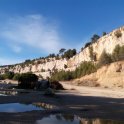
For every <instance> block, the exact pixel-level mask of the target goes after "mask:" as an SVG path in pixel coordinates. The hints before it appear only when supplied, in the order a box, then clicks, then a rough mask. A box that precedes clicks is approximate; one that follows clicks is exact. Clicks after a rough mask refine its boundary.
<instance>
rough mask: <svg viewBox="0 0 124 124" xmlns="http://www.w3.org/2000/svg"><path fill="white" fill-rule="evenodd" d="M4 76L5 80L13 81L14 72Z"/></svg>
mask: <svg viewBox="0 0 124 124" xmlns="http://www.w3.org/2000/svg"><path fill="white" fill-rule="evenodd" d="M2 76H3V78H4V79H12V78H13V77H14V72H6V73H5V74H3V75H2Z"/></svg>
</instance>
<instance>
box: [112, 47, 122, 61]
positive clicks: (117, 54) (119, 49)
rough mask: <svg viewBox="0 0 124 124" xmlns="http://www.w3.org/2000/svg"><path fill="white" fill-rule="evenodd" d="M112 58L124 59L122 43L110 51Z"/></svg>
mask: <svg viewBox="0 0 124 124" xmlns="http://www.w3.org/2000/svg"><path fill="white" fill-rule="evenodd" d="M112 60H113V61H114V62H115V61H119V60H124V45H123V46H120V45H117V46H116V47H115V49H114V51H113V53H112Z"/></svg>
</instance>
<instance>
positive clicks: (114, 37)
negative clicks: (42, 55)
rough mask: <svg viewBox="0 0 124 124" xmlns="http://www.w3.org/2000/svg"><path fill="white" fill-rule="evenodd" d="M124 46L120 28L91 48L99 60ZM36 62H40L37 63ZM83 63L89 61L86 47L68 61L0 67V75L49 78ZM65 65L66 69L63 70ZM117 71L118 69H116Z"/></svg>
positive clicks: (43, 61)
mask: <svg viewBox="0 0 124 124" xmlns="http://www.w3.org/2000/svg"><path fill="white" fill-rule="evenodd" d="M118 44H119V45H120V46H122V45H124V27H121V28H119V29H117V30H114V31H113V32H111V33H109V34H107V35H105V36H103V37H101V38H100V39H99V40H98V41H97V42H95V43H93V44H91V47H92V48H93V53H94V54H95V56H96V60H98V59H99V57H100V55H101V53H102V52H103V51H104V50H105V51H106V52H107V53H110V54H111V53H112V51H113V49H114V48H115V46H116V45H118ZM37 61H40V63H38V62H37ZM83 61H91V58H90V52H89V47H86V48H85V49H83V51H81V52H80V53H78V54H76V55H75V56H73V57H72V58H70V59H69V60H66V59H60V60H56V59H55V58H54V59H50V58H49V61H48V60H47V59H45V60H44V59H39V60H35V62H34V64H29V65H24V66H22V65H21V64H20V65H13V66H12V67H9V66H6V67H0V73H5V72H6V71H13V72H15V73H25V72H33V73H35V74H37V75H40V76H43V77H44V78H47V77H49V76H50V73H51V72H52V71H53V70H55V69H57V70H62V69H63V70H70V71H72V70H75V69H76V67H78V66H79V65H80V63H82V62H83ZM65 65H67V68H65ZM117 71H119V68H118V69H117Z"/></svg>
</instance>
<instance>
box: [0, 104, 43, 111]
mask: <svg viewBox="0 0 124 124" xmlns="http://www.w3.org/2000/svg"><path fill="white" fill-rule="evenodd" d="M33 110H44V108H42V107H37V106H35V105H33V104H21V103H8V104H0V112H12V113H13V112H26V111H33Z"/></svg>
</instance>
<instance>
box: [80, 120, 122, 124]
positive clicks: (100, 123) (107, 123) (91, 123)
mask: <svg viewBox="0 0 124 124" xmlns="http://www.w3.org/2000/svg"><path fill="white" fill-rule="evenodd" d="M80 124H124V122H122V121H115V120H102V119H92V120H88V119H81V120H80Z"/></svg>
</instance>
